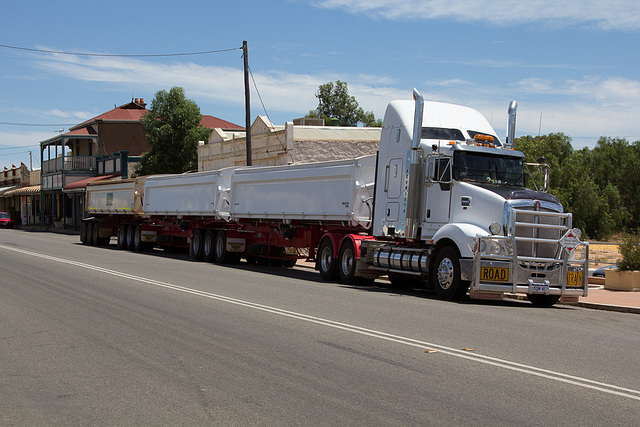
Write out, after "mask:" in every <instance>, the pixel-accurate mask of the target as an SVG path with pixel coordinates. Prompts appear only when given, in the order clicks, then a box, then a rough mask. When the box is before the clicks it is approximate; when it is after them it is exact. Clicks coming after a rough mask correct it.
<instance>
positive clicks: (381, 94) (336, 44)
mask: <svg viewBox="0 0 640 427" xmlns="http://www.w3.org/2000/svg"><path fill="white" fill-rule="evenodd" d="M0 10H1V13H0V44H2V45H7V46H16V47H23V48H29V49H42V50H50V51H64V52H76V53H91V54H96V53H98V54H109V55H116V54H117V55H120V54H124V55H137V54H167V53H186V52H202V51H212V50H222V49H235V50H232V51H229V52H221V53H214V54H207V55H193V56H174V57H117V56H77V55H61V54H52V53H42V52H31V51H23V50H16V49H10V48H4V47H0V168H1V167H3V166H7V167H11V164H12V163H14V164H19V162H20V161H23V162H24V163H25V164H27V165H29V153H28V152H29V151H32V153H33V159H34V161H33V166H34V168H37V167H39V160H40V153H39V149H38V143H39V142H40V141H42V140H44V139H47V138H50V137H51V136H54V135H55V134H56V131H58V130H62V129H64V130H65V131H66V130H68V128H69V127H70V126H71V125H73V124H77V123H80V122H82V121H84V120H86V119H88V118H91V117H94V116H96V115H98V114H101V113H103V112H105V111H108V110H110V109H112V108H113V107H114V105H122V104H125V103H127V102H129V101H131V99H132V98H144V99H145V101H147V102H150V101H151V100H152V99H153V97H154V95H155V93H156V92H157V91H158V90H161V89H170V88H171V87H172V86H182V87H183V88H184V89H185V92H186V95H187V97H188V98H190V99H192V100H194V101H195V102H196V103H197V104H198V105H199V106H200V110H201V112H202V113H203V114H210V115H213V116H217V117H220V118H223V119H225V120H229V121H231V122H234V123H237V124H239V125H243V126H244V105H243V103H244V89H243V77H242V56H241V50H240V49H239V48H240V47H241V46H242V41H243V40H247V42H248V46H249V66H250V68H251V71H252V73H253V77H254V79H255V82H256V85H257V89H258V91H259V94H260V97H261V98H262V101H263V103H264V107H265V108H266V113H267V114H268V116H269V117H270V118H271V120H272V122H273V123H274V124H284V123H285V122H286V121H290V120H292V119H294V118H297V117H302V116H304V115H305V114H306V113H307V112H308V111H309V110H311V109H314V108H315V107H316V106H317V99H316V98H315V92H316V90H317V88H318V86H319V85H321V84H324V83H326V82H329V81H335V80H338V79H339V80H342V81H345V82H347V83H348V86H349V92H350V94H351V95H354V96H355V97H356V99H357V100H358V102H359V104H360V106H361V107H363V108H364V109H365V110H368V111H369V110H371V111H373V112H374V113H375V114H376V116H377V117H382V115H383V114H384V109H385V106H386V105H387V103H388V102H389V101H391V100H393V99H401V98H404V99H410V98H411V92H412V89H413V88H414V87H416V88H417V89H418V90H420V91H421V92H422V94H423V95H424V97H425V99H428V100H436V101H445V102H452V103H457V104H463V105H467V106H470V107H474V108H476V109H478V110H480V111H481V112H482V113H483V114H484V115H485V116H486V117H487V119H488V120H489V121H490V122H491V123H492V125H493V127H494V128H495V129H496V130H497V131H498V133H499V135H500V136H501V137H502V136H504V134H505V128H506V122H507V107H508V105H509V102H510V101H511V100H513V99H515V100H516V101H518V117H517V132H516V134H517V136H521V135H529V134H531V135H537V134H538V133H539V132H541V133H542V134H546V133H550V132H564V133H566V134H567V135H569V136H571V137H572V139H573V144H574V147H575V148H581V147H584V146H588V147H590V148H592V147H593V146H594V145H595V142H596V141H597V139H598V137H600V136H611V137H625V138H627V139H629V141H636V140H640V55H639V54H638V52H639V48H640V2H638V1H637V0H608V1H599V0H569V1H567V0H528V1H522V0H468V1H457V2H455V1H451V0H270V1H243V0H235V1H225V2H222V1H189V0H185V1H183V2H176V1H164V0H154V1H146V0H129V1H119V0H115V1H109V2H104V1H100V2H94V1H91V0H83V1H65V0H60V1H55V2H52V1H49V0H46V1H33V0H24V1H20V2H18V1H9V0H4V1H2V6H1V9H0ZM236 48H237V49H236ZM251 100H252V108H251V116H252V120H253V119H255V117H256V116H257V115H258V114H265V110H264V109H263V107H262V104H261V102H260V98H259V97H258V93H257V92H256V90H255V88H254V87H253V86H252V93H251ZM36 124H37V125H46V126H31V125H36ZM27 125H30V126H27Z"/></svg>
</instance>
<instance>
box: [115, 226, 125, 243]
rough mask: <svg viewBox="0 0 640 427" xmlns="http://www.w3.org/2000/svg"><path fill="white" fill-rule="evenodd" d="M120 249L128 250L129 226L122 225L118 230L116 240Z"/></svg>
mask: <svg viewBox="0 0 640 427" xmlns="http://www.w3.org/2000/svg"><path fill="white" fill-rule="evenodd" d="M116 246H117V247H118V249H127V226H126V225H121V226H120V227H119V228H118V238H117V240H116Z"/></svg>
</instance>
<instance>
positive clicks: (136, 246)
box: [133, 225, 145, 252]
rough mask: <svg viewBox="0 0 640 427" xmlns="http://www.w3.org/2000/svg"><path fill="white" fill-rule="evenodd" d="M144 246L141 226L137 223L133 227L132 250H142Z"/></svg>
mask: <svg viewBox="0 0 640 427" xmlns="http://www.w3.org/2000/svg"><path fill="white" fill-rule="evenodd" d="M144 249H145V246H144V243H142V227H140V226H139V225H138V226H136V227H135V228H134V229H133V250H134V251H135V252H142V251H144Z"/></svg>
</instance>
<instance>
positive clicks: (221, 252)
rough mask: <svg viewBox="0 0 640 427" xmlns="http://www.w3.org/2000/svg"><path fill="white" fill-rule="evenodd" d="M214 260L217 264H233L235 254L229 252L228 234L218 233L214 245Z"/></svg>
mask: <svg viewBox="0 0 640 427" xmlns="http://www.w3.org/2000/svg"><path fill="white" fill-rule="evenodd" d="M213 254H214V259H215V261H216V263H217V264H231V262H232V261H233V254H231V253H229V252H228V251H227V233H225V232H224V231H218V233H217V234H216V239H215V245H214V250H213Z"/></svg>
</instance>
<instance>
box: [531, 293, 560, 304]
mask: <svg viewBox="0 0 640 427" xmlns="http://www.w3.org/2000/svg"><path fill="white" fill-rule="evenodd" d="M527 299H529V301H531V304H533V305H534V306H535V307H551V306H552V305H554V304H555V303H557V302H558V301H560V295H539V294H527Z"/></svg>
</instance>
